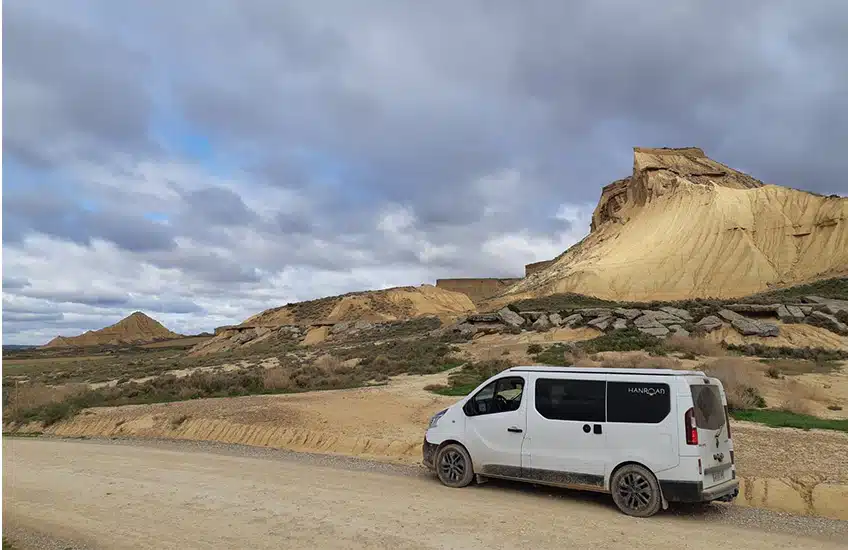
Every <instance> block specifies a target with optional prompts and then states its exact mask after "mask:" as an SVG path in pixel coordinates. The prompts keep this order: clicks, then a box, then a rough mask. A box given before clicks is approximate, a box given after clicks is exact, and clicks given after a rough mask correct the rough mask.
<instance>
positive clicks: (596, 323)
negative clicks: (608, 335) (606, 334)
mask: <svg viewBox="0 0 848 550" xmlns="http://www.w3.org/2000/svg"><path fill="white" fill-rule="evenodd" d="M611 322H612V317H611V316H609V315H604V316H601V317H595V318H594V319H592V320H591V321H589V322H588V323H586V324H587V325H589V326H590V327H592V328H596V329H598V330H606V329H607V328H608V327H609V326H610V324H611Z"/></svg>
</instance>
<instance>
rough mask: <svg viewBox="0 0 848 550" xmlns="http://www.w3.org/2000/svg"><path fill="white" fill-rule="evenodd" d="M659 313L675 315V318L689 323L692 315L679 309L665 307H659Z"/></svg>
mask: <svg viewBox="0 0 848 550" xmlns="http://www.w3.org/2000/svg"><path fill="white" fill-rule="evenodd" d="M660 311H664V312H666V313H668V314H669V315H675V316H677V317H680V318H681V319H683V320H684V321H691V320H692V314H691V313H689V312H688V311H686V310H685V309H680V308H679V307H671V306H665V307H661V308H660Z"/></svg>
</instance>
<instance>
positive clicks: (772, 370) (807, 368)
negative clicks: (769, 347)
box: [760, 359, 842, 378]
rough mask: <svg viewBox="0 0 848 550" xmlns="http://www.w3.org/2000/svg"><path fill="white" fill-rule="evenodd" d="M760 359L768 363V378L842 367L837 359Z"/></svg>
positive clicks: (828, 372) (838, 369)
mask: <svg viewBox="0 0 848 550" xmlns="http://www.w3.org/2000/svg"><path fill="white" fill-rule="evenodd" d="M760 361H761V362H762V363H764V364H766V365H769V368H768V370H767V371H766V376H768V377H769V378H780V377H781V376H780V375H784V376H798V375H801V374H832V373H834V372H839V371H840V370H841V369H842V366H841V365H840V364H839V362H837V361H810V360H808V359H760Z"/></svg>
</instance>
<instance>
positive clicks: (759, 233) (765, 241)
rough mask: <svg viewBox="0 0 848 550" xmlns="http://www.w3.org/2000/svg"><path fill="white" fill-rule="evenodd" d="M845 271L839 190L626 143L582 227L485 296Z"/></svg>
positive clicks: (646, 289)
mask: <svg viewBox="0 0 848 550" xmlns="http://www.w3.org/2000/svg"><path fill="white" fill-rule="evenodd" d="M846 274H848V198H842V197H838V196H829V197H826V196H822V195H817V194H813V193H808V192H805V191H799V190H796V189H790V188H786V187H779V186H776V185H765V184H763V183H762V182H760V181H758V180H756V179H754V178H752V177H750V176H748V175H746V174H743V173H741V172H738V171H736V170H733V169H732V168H729V167H727V166H725V165H723V164H721V163H718V162H716V161H713V160H711V159H709V158H707V157H706V156H705V155H704V152H703V151H701V150H700V149H697V148H685V149H644V148H635V151H634V162H633V175H632V176H630V177H628V178H625V179H622V180H619V181H616V182H614V183H612V184H610V185H608V186H606V187H605V188H604V189H603V192H602V194H601V198H600V201H599V203H598V206H597V208H596V209H595V212H594V214H593V216H592V223H591V232H590V234H589V235H588V236H587V237H585V238H584V239H583V240H582V241H581V242H579V243H577V244H576V245H574V246H573V247H571V248H570V249H568V250H567V251H565V252H564V253H563V254H561V255H560V256H559V257H557V258H556V259H555V260H554V261H553V262H552V263H551V264H550V265H549V266H547V267H544V268H543V269H541V270H538V271H535V272H533V273H530V274H529V275H528V276H527V277H526V278H525V279H523V280H522V281H519V282H518V283H516V284H515V285H513V286H511V287H510V288H509V289H507V290H506V291H504V293H503V294H502V295H500V296H498V297H496V298H494V299H492V300H489V301H488V303H487V304H486V306H487V307H491V308H492V309H497V308H498V307H502V306H503V305H505V304H507V303H510V302H513V301H515V300H518V299H521V298H533V297H540V296H546V295H551V294H557V293H563V292H575V293H579V294H586V295H591V296H596V297H599V298H605V299H610V300H619V301H650V300H679V299H689V298H710V297H711V298H734V297H741V296H746V295H750V294H754V293H757V292H761V291H764V290H768V289H770V288H778V287H786V286H792V285H795V284H802V283H807V282H811V281H814V280H818V279H822V278H829V277H838V276H843V275H846Z"/></svg>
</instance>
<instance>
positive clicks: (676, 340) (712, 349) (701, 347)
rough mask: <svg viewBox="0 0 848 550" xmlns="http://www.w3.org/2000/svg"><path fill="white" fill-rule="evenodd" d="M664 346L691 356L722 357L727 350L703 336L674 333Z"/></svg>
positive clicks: (668, 349) (667, 349) (669, 349)
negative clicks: (695, 336)
mask: <svg viewBox="0 0 848 550" xmlns="http://www.w3.org/2000/svg"><path fill="white" fill-rule="evenodd" d="M663 348H665V350H666V351H670V352H671V351H678V352H682V353H684V354H686V355H688V356H689V357H691V358H695V357H696V356H707V357H720V356H723V355H726V354H727V353H726V351H725V349H724V348H723V347H721V346H720V345H718V344H716V343H714V342H710V341H709V340H705V339H703V338H692V337H691V336H682V335H678V334H673V335H671V336H669V337H668V338H666V339H665V341H664V342H663Z"/></svg>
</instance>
